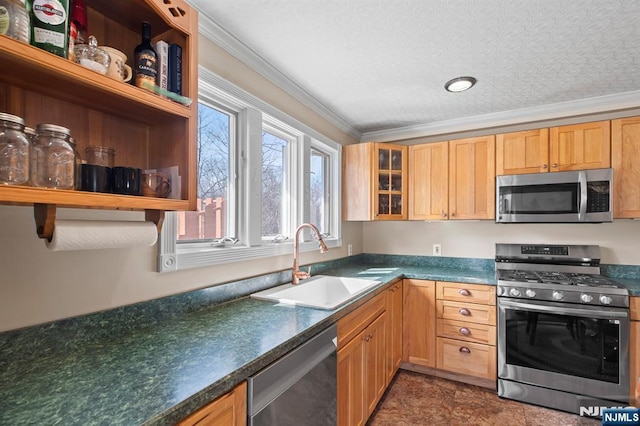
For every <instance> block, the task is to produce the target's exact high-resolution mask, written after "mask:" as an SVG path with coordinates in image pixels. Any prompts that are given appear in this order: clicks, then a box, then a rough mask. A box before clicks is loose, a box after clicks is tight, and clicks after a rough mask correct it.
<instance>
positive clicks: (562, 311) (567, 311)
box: [499, 299, 629, 320]
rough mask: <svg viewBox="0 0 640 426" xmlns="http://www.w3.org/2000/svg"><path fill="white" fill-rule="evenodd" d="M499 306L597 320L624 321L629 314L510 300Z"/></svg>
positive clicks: (500, 303) (501, 301)
mask: <svg viewBox="0 0 640 426" xmlns="http://www.w3.org/2000/svg"><path fill="white" fill-rule="evenodd" d="M499 305H500V306H505V307H508V308H519V309H526V310H527V311H532V312H541V313H547V312H551V313H554V314H557V315H574V316H583V317H597V318H599V319H621V320H625V319H628V318H629V313H628V312H624V311H604V310H599V309H584V308H572V307H570V306H566V307H565V306H563V307H561V308H558V307H557V306H544V305H533V304H530V303H522V302H512V301H510V300H502V299H501V300H500V301H499Z"/></svg>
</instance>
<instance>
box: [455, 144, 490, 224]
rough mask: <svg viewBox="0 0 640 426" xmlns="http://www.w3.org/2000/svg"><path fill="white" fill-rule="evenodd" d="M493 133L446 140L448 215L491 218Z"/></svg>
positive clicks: (463, 217)
mask: <svg viewBox="0 0 640 426" xmlns="http://www.w3.org/2000/svg"><path fill="white" fill-rule="evenodd" d="M495 161H496V139H495V136H494V135H490V136H482V137H478V138H469V139H458V140H453V141H449V218H450V219H494V218H495V217H496V214H495V212H496V208H495V203H496V201H495V198H496V197H495V192H496V186H495V180H496V179H495V178H496V174H495V170H496V163H495Z"/></svg>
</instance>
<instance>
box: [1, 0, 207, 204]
mask: <svg viewBox="0 0 640 426" xmlns="http://www.w3.org/2000/svg"><path fill="white" fill-rule="evenodd" d="M87 6H88V11H87V12H88V21H89V29H90V33H91V34H93V35H95V36H96V38H97V39H98V41H99V43H100V45H103V46H111V47H114V48H116V49H118V50H120V51H122V52H124V53H125V54H127V56H128V60H127V63H128V64H129V65H131V64H132V63H133V62H132V57H133V51H134V48H135V46H136V45H138V44H139V43H140V39H141V22H142V21H148V22H149V23H150V24H151V29H152V35H153V41H156V40H160V39H162V40H165V41H167V42H168V43H176V44H179V45H180V46H181V47H182V52H183V53H182V76H183V79H182V94H183V95H184V96H186V97H189V98H191V99H192V100H193V102H192V103H191V105H189V106H186V105H183V104H180V103H177V102H173V101H171V100H169V99H167V98H164V97H162V96H160V95H157V94H155V93H152V92H149V91H145V90H143V89H140V88H138V87H135V86H133V85H131V84H127V83H124V82H121V81H116V80H113V79H111V78H109V77H107V76H105V75H102V74H98V73H96V72H93V71H91V70H89V69H87V68H83V67H82V66H80V65H78V64H76V63H74V62H71V61H68V60H66V59H64V58H62V57H59V56H56V55H53V54H51V53H48V52H45V51H44V50H40V49H38V48H36V47H33V46H30V45H27V44H24V43H21V42H18V41H16V40H13V39H10V38H8V37H5V36H0V63H2V73H1V74H0V112H7V113H10V114H14V115H17V116H20V117H23V118H24V119H25V123H26V125H27V126H30V127H35V126H36V125H37V124H39V123H50V124H57V125H60V126H64V127H67V128H69V129H70V130H71V135H72V136H73V137H74V138H75V140H76V144H77V148H78V152H80V153H81V155H82V154H83V153H84V149H85V147H87V146H89V145H101V146H107V147H109V148H112V149H114V150H115V153H116V154H115V165H116V166H129V167H136V168H140V169H158V168H167V167H174V166H177V168H178V173H179V175H180V180H181V185H180V193H179V198H177V199H166V198H154V197H146V196H130V195H114V194H104V193H93V192H82V191H74V190H57V189H47V188H35V187H30V186H0V203H8V204H20V205H33V204H38V205H42V204H45V205H53V206H56V205H57V206H66V207H92V208H105V209H127V210H156V211H161V210H194V209H195V207H196V120H197V96H198V75H197V66H198V61H197V50H198V49H197V37H198V18H197V13H196V11H195V10H193V9H192V8H191V7H190V6H189V5H188V4H187V3H185V2H184V1H183V0H172V1H166V0H135V1H132V0H92V1H90V2H87Z"/></svg>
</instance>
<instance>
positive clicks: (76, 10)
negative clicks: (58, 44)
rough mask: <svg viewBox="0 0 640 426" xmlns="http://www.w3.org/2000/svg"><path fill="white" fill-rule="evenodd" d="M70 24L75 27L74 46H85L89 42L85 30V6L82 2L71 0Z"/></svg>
mask: <svg viewBox="0 0 640 426" xmlns="http://www.w3.org/2000/svg"><path fill="white" fill-rule="evenodd" d="M71 23H72V24H74V26H75V27H76V39H75V40H74V42H75V43H76V44H86V43H87V42H88V41H89V38H88V30H87V5H86V4H85V2H84V0H73V6H72V9H71Z"/></svg>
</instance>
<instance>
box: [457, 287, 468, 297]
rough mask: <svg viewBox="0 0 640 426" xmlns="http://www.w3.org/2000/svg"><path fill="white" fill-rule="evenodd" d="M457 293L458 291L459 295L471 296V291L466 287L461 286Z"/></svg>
mask: <svg viewBox="0 0 640 426" xmlns="http://www.w3.org/2000/svg"><path fill="white" fill-rule="evenodd" d="M458 293H460V295H461V296H471V292H470V291H469V290H467V289H466V288H461V289H460V291H459V292H458Z"/></svg>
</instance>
